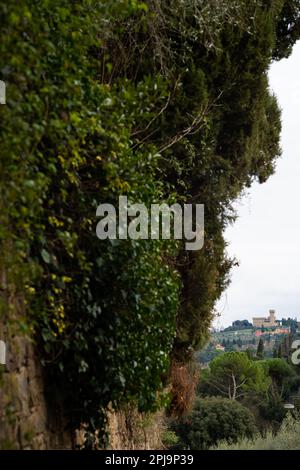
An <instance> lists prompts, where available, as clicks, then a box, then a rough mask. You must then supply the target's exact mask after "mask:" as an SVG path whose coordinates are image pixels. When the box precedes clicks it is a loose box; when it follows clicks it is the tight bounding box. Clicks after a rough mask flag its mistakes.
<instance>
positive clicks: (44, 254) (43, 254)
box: [41, 248, 50, 264]
mask: <svg viewBox="0 0 300 470" xmlns="http://www.w3.org/2000/svg"><path fill="white" fill-rule="evenodd" d="M41 257H42V258H43V260H44V261H45V263H47V264H49V263H50V255H49V253H48V251H47V250H45V248H43V249H42V251H41Z"/></svg>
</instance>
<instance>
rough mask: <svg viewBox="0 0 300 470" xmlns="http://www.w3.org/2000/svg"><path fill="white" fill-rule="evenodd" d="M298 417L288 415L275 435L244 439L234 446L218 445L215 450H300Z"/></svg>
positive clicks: (299, 422) (270, 433) (226, 443)
mask: <svg viewBox="0 0 300 470" xmlns="http://www.w3.org/2000/svg"><path fill="white" fill-rule="evenodd" d="M299 418H300V416H299V415H294V416H293V415H292V414H290V413H289V414H288V415H287V416H286V418H285V420H284V421H283V423H282V425H281V428H280V430H279V431H278V433H277V434H274V433H273V432H272V431H268V432H267V433H266V435H265V436H264V437H263V436H260V435H256V436H255V438H244V439H241V440H239V441H238V442H237V443H235V444H231V445H230V444H228V442H222V443H219V445H218V446H217V447H215V450H300V439H299V436H300V419H299Z"/></svg>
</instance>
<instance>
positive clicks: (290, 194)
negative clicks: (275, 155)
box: [215, 41, 300, 327]
mask: <svg viewBox="0 0 300 470" xmlns="http://www.w3.org/2000/svg"><path fill="white" fill-rule="evenodd" d="M270 85H271V88H272V90H273V91H274V92H275V94H276V95H277V98H278V100H279V104H280V107H281V108H282V125H283V130H282V150H283V153H282V157H281V158H280V160H279V161H278V163H277V170H276V173H275V175H273V176H272V177H271V178H270V179H269V180H268V181H267V183H265V184H263V185H259V184H254V185H253V186H252V188H251V189H250V190H249V191H248V194H247V196H246V197H244V198H242V200H241V201H240V202H239V203H238V204H237V208H238V214H239V219H238V220H237V221H236V223H235V224H234V225H233V226H232V227H229V228H228V230H227V232H226V239H227V240H228V242H229V243H230V245H229V247H228V252H229V254H230V255H234V256H235V257H236V258H237V259H238V260H239V262H240V266H239V267H237V268H234V269H233V271H232V283H231V286H230V287H229V289H228V290H227V291H226V293H225V294H224V295H223V297H222V299H221V300H220V302H219V303H218V305H217V310H218V312H219V313H221V318H220V319H219V320H217V321H216V322H215V324H216V326H218V327H221V326H227V325H229V324H231V322H232V321H234V320H242V319H246V318H247V319H248V320H251V319H252V316H264V315H266V314H267V313H268V310H269V309H271V308H274V309H275V310H276V312H277V317H278V318H282V317H287V316H291V317H298V319H300V41H299V42H298V43H297V45H296V46H295V48H294V51H293V54H292V56H291V57H290V58H289V59H287V60H282V61H280V62H277V63H274V64H273V65H272V67H271V69H270Z"/></svg>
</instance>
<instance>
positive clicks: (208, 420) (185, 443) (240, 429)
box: [174, 397, 257, 450]
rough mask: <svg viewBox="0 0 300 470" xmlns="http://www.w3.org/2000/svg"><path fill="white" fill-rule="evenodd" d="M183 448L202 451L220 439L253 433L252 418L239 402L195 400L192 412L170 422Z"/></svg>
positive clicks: (253, 423) (223, 399)
mask: <svg viewBox="0 0 300 470" xmlns="http://www.w3.org/2000/svg"><path fill="white" fill-rule="evenodd" d="M174 430H175V432H176V433H177V434H178V436H179V437H180V446H181V447H183V448H185V449H191V450H203V449H208V448H209V447H211V446H213V445H215V444H216V443H217V442H218V441H220V440H226V442H230V443H233V442H237V441H238V439H240V438H243V437H251V436H253V435H255V433H257V428H256V426H255V422H254V417H253V416H252V414H251V413H250V411H249V410H248V409H247V408H245V407H244V406H243V405H241V404H240V403H238V402H236V401H233V400H229V399H227V398H217V397H210V398H205V399H198V401H197V402H196V405H195V408H194V410H193V412H192V413H191V414H190V415H189V416H188V417H187V418H185V419H183V420H181V422H180V423H177V424H175V425H174Z"/></svg>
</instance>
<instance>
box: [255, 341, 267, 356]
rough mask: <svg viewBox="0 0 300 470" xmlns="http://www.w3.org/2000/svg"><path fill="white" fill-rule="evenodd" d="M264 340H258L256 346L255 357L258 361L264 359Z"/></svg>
mask: <svg viewBox="0 0 300 470" xmlns="http://www.w3.org/2000/svg"><path fill="white" fill-rule="evenodd" d="M264 350H265V346H264V340H263V339H262V338H260V339H259V342H258V346H257V351H256V357H257V358H258V359H263V358H264Z"/></svg>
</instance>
